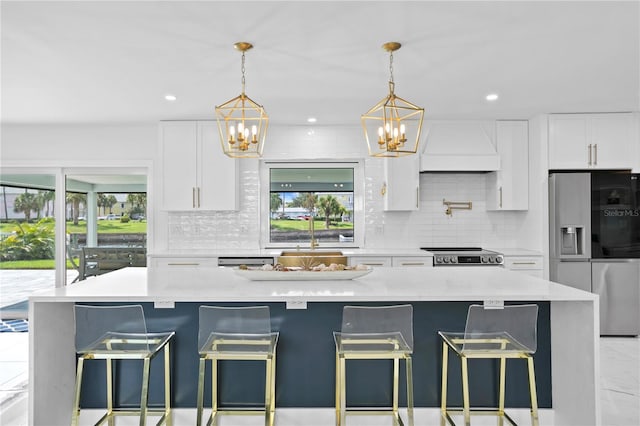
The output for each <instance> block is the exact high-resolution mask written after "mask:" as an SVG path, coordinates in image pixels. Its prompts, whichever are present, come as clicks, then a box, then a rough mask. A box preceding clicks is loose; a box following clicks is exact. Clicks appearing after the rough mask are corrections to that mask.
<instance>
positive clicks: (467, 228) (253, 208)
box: [157, 126, 539, 250]
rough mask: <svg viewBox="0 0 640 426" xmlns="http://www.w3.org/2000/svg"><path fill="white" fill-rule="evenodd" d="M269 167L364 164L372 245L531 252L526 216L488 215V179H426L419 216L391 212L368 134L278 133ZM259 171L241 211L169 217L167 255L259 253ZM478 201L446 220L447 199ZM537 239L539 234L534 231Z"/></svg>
mask: <svg viewBox="0 0 640 426" xmlns="http://www.w3.org/2000/svg"><path fill="white" fill-rule="evenodd" d="M267 139H268V144H267V145H266V147H265V152H264V158H265V160H286V159H292V158H296V159H306V160H310V159H352V158H365V198H364V205H365V246H366V247H367V248H407V247H424V246H438V245H451V246H453V245H465V246H485V247H489V246H492V247H529V246H530V244H531V243H530V242H529V241H527V240H526V239H523V238H522V237H520V233H521V230H522V228H523V227H524V221H525V218H526V217H527V214H528V213H527V212H487V211H486V207H485V206H486V203H485V180H486V175H485V174H483V173H426V174H421V176H420V209H419V210H418V211H415V212H384V211H383V200H382V196H381V195H380V187H381V185H382V182H383V180H384V178H383V162H382V160H380V159H377V158H370V157H368V155H367V148H366V143H365V141H364V140H363V136H362V130H361V128H360V127H357V126H349V127H331V128H323V127H319V128H318V127H307V126H295V127H272V128H271V129H270V131H269V135H268V138H267ZM258 175H259V164H258V162H257V161H246V160H243V162H242V164H241V168H240V191H241V200H240V206H241V208H240V211H239V212H205V213H190V212H189V213H184V212H182V213H169V214H168V220H167V223H168V228H169V232H168V238H167V241H166V243H161V244H160V245H159V246H158V247H157V248H158V249H159V250H165V249H167V248H169V247H170V248H171V249H172V250H175V249H177V250H190V249H223V248H226V247H231V248H241V249H255V248H260V247H261V244H260V232H259V226H258V220H259V210H260V208H259V191H260V188H259V178H258ZM443 198H446V199H448V200H455V201H471V202H472V203H473V209H472V210H471V211H454V214H453V215H452V216H447V215H445V214H444V211H445V209H444V206H443V205H442V199H443ZM531 235H534V236H535V235H539V232H537V231H534V232H532V233H531Z"/></svg>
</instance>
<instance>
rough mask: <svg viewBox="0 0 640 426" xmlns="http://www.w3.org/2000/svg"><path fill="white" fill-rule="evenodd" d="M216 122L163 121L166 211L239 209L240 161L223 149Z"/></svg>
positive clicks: (162, 138) (164, 200)
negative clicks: (227, 154)
mask: <svg viewBox="0 0 640 426" xmlns="http://www.w3.org/2000/svg"><path fill="white" fill-rule="evenodd" d="M217 131H218V128H217V125H216V123H215V122H213V121H165V122H162V123H160V155H159V156H160V164H161V171H160V175H161V177H160V180H161V183H160V185H161V188H162V191H161V196H162V199H161V206H162V209H163V210H176V211H180V210H183V211H184V210H238V201H239V196H238V160H235V159H233V158H229V157H227V156H226V155H224V153H223V152H222V148H221V146H220V142H219V140H218V136H217Z"/></svg>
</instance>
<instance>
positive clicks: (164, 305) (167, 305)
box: [153, 300, 176, 309]
mask: <svg viewBox="0 0 640 426" xmlns="http://www.w3.org/2000/svg"><path fill="white" fill-rule="evenodd" d="M153 307H154V308H156V309H173V308H175V307H176V302H172V301H168V300H158V301H156V302H153Z"/></svg>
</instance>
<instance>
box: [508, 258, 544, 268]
mask: <svg viewBox="0 0 640 426" xmlns="http://www.w3.org/2000/svg"><path fill="white" fill-rule="evenodd" d="M504 267H505V268H507V269H512V270H517V269H542V257H537V256H533V257H520V256H517V257H507V256H505V258H504Z"/></svg>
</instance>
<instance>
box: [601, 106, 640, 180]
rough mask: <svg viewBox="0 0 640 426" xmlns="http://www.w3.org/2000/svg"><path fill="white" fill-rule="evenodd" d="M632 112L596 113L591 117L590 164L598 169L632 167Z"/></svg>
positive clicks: (633, 151)
mask: <svg viewBox="0 0 640 426" xmlns="http://www.w3.org/2000/svg"><path fill="white" fill-rule="evenodd" d="M633 125H634V121H633V115H632V114H630V113H629V114H596V115H593V116H592V118H591V141H590V144H591V149H592V165H593V167H595V168H598V169H621V168H622V169H630V168H632V167H634V165H635V164H634V153H635V150H634V146H633V144H634V143H636V142H635V141H634V140H633Z"/></svg>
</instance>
